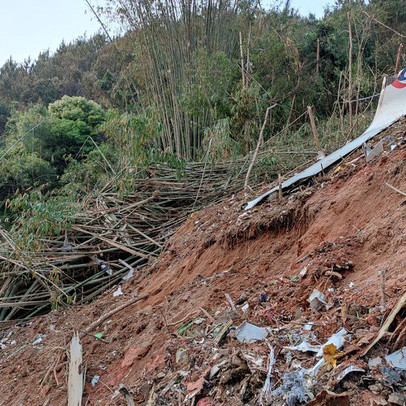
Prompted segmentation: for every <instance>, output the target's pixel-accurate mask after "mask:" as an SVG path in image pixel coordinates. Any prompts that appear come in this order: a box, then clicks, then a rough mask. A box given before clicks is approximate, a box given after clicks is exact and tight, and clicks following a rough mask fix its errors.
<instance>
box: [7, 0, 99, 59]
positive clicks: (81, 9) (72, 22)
mask: <svg viewBox="0 0 406 406" xmlns="http://www.w3.org/2000/svg"><path fill="white" fill-rule="evenodd" d="M92 3H93V4H94V3H95V2H94V1H93V2H92ZM86 12H87V13H86ZM98 30H99V24H98V22H97V21H96V20H95V18H94V17H93V15H92V14H91V12H90V11H89V10H88V8H87V5H86V2H85V1H84V0H0V66H1V65H3V64H4V62H5V61H6V60H7V59H8V58H9V57H10V55H12V57H13V59H14V60H16V61H17V62H23V61H24V59H26V58H27V57H28V56H31V59H35V58H36V57H37V56H38V54H39V53H40V52H41V51H44V50H47V49H48V48H49V49H50V51H51V52H54V51H55V50H56V49H57V48H58V46H59V44H60V43H61V42H62V40H65V42H70V41H71V40H73V39H75V38H77V37H79V36H81V35H83V34H85V33H86V34H87V35H88V36H91V35H92V34H94V33H96V32H97V31H98Z"/></svg>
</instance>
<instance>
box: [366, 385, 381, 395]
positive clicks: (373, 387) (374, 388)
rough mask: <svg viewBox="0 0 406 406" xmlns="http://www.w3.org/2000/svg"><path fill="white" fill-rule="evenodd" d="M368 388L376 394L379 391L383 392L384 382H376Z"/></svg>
mask: <svg viewBox="0 0 406 406" xmlns="http://www.w3.org/2000/svg"><path fill="white" fill-rule="evenodd" d="M368 389H369V390H370V391H371V392H372V393H374V394H375V395H377V394H378V393H380V392H382V390H383V386H382V384H380V383H376V384H374V385H370V386H369V387H368Z"/></svg>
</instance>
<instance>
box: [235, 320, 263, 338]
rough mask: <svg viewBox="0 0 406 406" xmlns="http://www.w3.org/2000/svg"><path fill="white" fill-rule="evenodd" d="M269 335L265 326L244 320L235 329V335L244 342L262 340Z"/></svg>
mask: <svg viewBox="0 0 406 406" xmlns="http://www.w3.org/2000/svg"><path fill="white" fill-rule="evenodd" d="M267 335H268V330H267V329H266V328H264V327H258V326H255V325H254V324H251V323H247V322H246V321H244V322H243V323H242V324H241V325H240V326H238V327H237V329H236V330H235V336H236V338H237V340H238V341H240V342H242V343H251V342H254V341H262V340H264V339H265V338H266V336H267Z"/></svg>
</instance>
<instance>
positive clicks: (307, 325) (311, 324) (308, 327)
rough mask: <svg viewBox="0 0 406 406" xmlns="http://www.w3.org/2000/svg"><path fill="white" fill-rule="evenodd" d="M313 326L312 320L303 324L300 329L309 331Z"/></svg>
mask: <svg viewBox="0 0 406 406" xmlns="http://www.w3.org/2000/svg"><path fill="white" fill-rule="evenodd" d="M312 328H313V322H310V323H307V324H305V325H304V326H303V328H302V330H303V331H306V332H307V331H311V329H312Z"/></svg>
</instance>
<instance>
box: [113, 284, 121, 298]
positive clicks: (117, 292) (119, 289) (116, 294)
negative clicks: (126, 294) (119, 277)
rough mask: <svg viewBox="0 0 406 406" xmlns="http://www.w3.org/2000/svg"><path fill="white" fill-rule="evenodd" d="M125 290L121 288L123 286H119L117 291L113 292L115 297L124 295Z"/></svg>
mask: <svg viewBox="0 0 406 406" xmlns="http://www.w3.org/2000/svg"><path fill="white" fill-rule="evenodd" d="M122 294H123V291H122V290H121V286H119V287H118V288H117V290H116V291H114V292H113V297H117V296H122Z"/></svg>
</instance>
